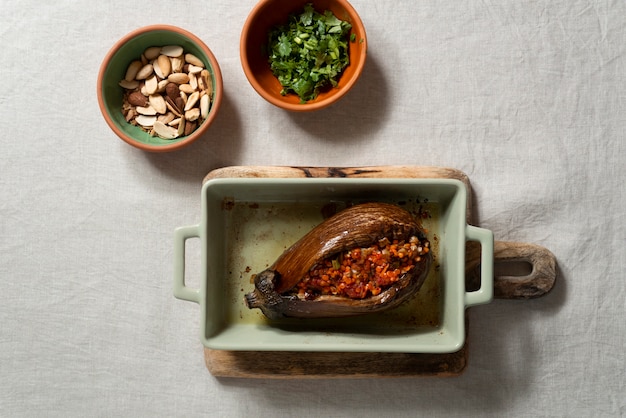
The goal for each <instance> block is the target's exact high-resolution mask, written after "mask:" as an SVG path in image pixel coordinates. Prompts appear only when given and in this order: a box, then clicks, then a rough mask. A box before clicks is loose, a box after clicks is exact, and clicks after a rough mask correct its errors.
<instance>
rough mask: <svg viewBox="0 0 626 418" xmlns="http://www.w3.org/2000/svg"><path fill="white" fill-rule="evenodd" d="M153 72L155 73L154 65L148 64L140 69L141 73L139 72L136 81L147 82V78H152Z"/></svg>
mask: <svg viewBox="0 0 626 418" xmlns="http://www.w3.org/2000/svg"><path fill="white" fill-rule="evenodd" d="M153 72H154V68H153V67H152V64H146V65H144V66H143V67H141V68H140V69H139V71H138V72H137V75H135V79H136V80H145V79H146V78H148V77H150V76H151V75H152V73H153Z"/></svg>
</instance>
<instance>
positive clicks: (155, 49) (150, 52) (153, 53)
mask: <svg viewBox="0 0 626 418" xmlns="http://www.w3.org/2000/svg"><path fill="white" fill-rule="evenodd" d="M160 53H161V47H160V46H151V47H149V48H146V50H145V51H143V55H144V56H145V57H146V58H147V59H148V60H149V61H152V60H153V59H155V58H156V57H158V56H159V54H160Z"/></svg>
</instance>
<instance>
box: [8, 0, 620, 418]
mask: <svg viewBox="0 0 626 418" xmlns="http://www.w3.org/2000/svg"><path fill="white" fill-rule="evenodd" d="M254 4H255V0H243V1H238V2H233V1H225V0H211V1H202V2H201V1H161V0H154V1H151V2H136V1H130V2H129V1H119V0H111V1H105V2H104V1H103V2H88V1H69V0H57V1H54V2H38V1H34V0H22V1H16V0H8V1H4V2H3V5H2V12H1V14H2V27H1V28H0V41H1V42H0V44H1V45H2V54H1V55H2V64H1V66H0V74H1V75H2V77H1V79H2V85H1V86H0V112H1V116H2V117H1V119H2V120H3V121H4V122H3V126H4V130H3V131H4V132H5V134H4V136H3V143H2V150H1V151H0V169H1V171H0V193H1V195H0V215H1V216H0V225H1V231H0V232H1V235H0V276H1V280H0V323H1V328H0V330H1V331H0V376H1V378H0V416H3V417H39V416H58V417H67V416H77V417H78V416H102V417H112V416H146V417H147V416H163V417H175V416H176V417H192V416H216V417H217V416H224V417H226V416H262V417H275V416H333V417H352V416H359V417H378V416H386V417H404V416H406V417H409V416H411V417H412V416H430V417H437V416H441V417H467V416H493V417H501V416H516V417H524V416H533V417H535V416H569V417H587V416H601V417H619V416H626V377H625V375H626V362H625V355H624V348H625V347H626V320H625V319H626V308H625V306H626V291H625V289H626V285H625V283H626V280H625V279H626V278H625V271H626V215H625V214H626V209H625V208H626V193H625V181H626V146H625V143H626V139H625V137H624V136H625V133H626V88H625V86H626V21H625V20H624V16H626V3H624V2H623V1H586V0H585V1H581V0H556V1H511V0H503V1H499V2H492V1H472V0H470V1H465V2H456V1H448V2H444V1H430V0H425V1H419V2H418V1H413V0H394V1H391V0H386V1H385V0H384V1H371V0H353V1H352V4H353V5H354V6H355V8H356V9H357V10H358V11H359V13H360V15H361V17H362V19H363V21H364V23H365V26H366V29H367V34H368V40H369V50H368V61H367V64H366V68H365V70H364V73H363V75H362V78H361V79H360V80H359V82H358V83H357V85H356V86H355V88H354V90H353V91H351V92H350V93H349V94H348V95H347V96H346V97H345V98H344V99H343V100H342V101H341V102H340V103H339V104H337V105H336V106H333V107H331V108H329V109H327V110H323V111H319V112H316V113H312V114H290V113H286V112H284V111H282V110H280V109H277V108H275V107H273V106H272V105H270V104H268V103H266V102H265V101H264V100H263V99H261V98H260V96H258V95H257V94H256V93H255V92H254V90H253V89H252V87H251V86H250V85H249V84H248V82H247V80H246V78H245V76H244V74H243V71H242V69H241V64H240V60H239V35H240V31H241V27H242V25H243V23H244V21H245V19H246V17H247V15H248V13H249V11H250V10H251V9H252V7H253V6H254ZM155 23H167V24H173V25H177V26H181V27H183V28H185V29H187V30H190V31H191V32H193V33H195V34H197V35H198V36H199V37H201V38H202V39H203V40H204V41H205V42H206V43H207V44H208V45H209V47H210V48H211V49H212V50H213V52H214V53H215V55H216V57H217V59H218V61H219V63H220V65H221V68H222V71H223V76H224V88H225V99H224V102H223V106H222V108H221V110H220V113H219V115H218V119H217V121H216V122H215V125H214V126H213V127H212V128H211V129H210V132H209V134H208V135H207V136H206V137H205V138H203V140H202V141H200V142H198V143H196V144H194V145H192V146H190V147H189V148H187V149H184V150H181V151H179V152H174V153H170V154H148V153H145V152H142V151H139V150H136V149H134V148H131V147H130V146H128V145H126V144H125V143H123V142H122V141H120V140H119V139H118V138H117V137H116V136H115V135H114V134H113V133H112V131H111V130H110V129H109V128H108V127H107V125H106V124H105V122H104V120H103V118H102V116H101V114H100V113H99V110H98V106H97V100H96V76H97V73H98V69H99V66H100V63H101V61H102V59H103V58H104V56H105V54H106V53H107V51H108V50H109V48H110V47H111V46H112V45H113V44H114V43H115V42H116V41H117V40H118V39H119V38H120V37H122V36H123V35H125V34H126V33H128V32H130V31H131V30H133V29H136V28H138V27H140V26H144V25H148V24H155ZM228 165H313V166H362V165H434V166H446V167H453V168H456V169H459V170H462V171H464V172H465V173H467V174H468V175H469V177H470V179H471V181H472V185H473V188H474V192H475V210H476V214H477V218H478V223H479V225H480V226H482V227H484V228H488V229H491V230H493V232H494V234H495V237H496V239H497V240H511V241H520V242H531V243H536V244H539V245H542V246H544V247H546V248H548V249H550V250H551V251H552V252H553V253H554V254H555V255H556V257H557V260H558V269H559V270H558V271H559V279H558V282H557V285H556V287H555V289H554V290H553V292H552V293H550V294H549V295H547V296H546V297H544V298H540V299H536V300H533V301H523V302H521V301H506V300H495V301H494V302H493V303H491V304H489V305H485V306H480V307H476V308H472V317H471V320H472V322H471V326H470V338H471V341H472V344H471V346H470V355H469V358H470V361H469V366H468V368H467V370H466V372H465V373H464V374H463V375H462V376H460V377H455V378H449V379H441V378H406V379H359V380H347V381H346V380H341V379H339V380H330V379H328V380H320V381H306V380H295V381H276V380H246V379H217V378H215V377H213V376H211V375H210V374H209V373H208V371H207V369H206V367H205V365H204V362H203V355H202V346H201V344H200V340H199V308H198V306H197V305H195V304H192V303H185V302H182V301H179V300H176V299H174V297H173V294H172V272H173V266H172V261H173V240H172V235H173V231H174V229H175V228H176V227H178V226H182V225H188V224H193V223H197V222H198V221H199V218H200V199H199V192H200V185H201V181H202V178H203V177H204V175H206V174H207V173H208V172H209V171H210V170H212V169H215V168H217V167H222V166H228ZM198 247H199V245H198V244H197V243H194V242H190V243H189V245H188V249H187V251H188V254H189V258H190V260H191V261H190V262H189V263H188V266H187V267H188V277H189V278H190V280H191V281H192V283H191V284H190V285H193V284H194V283H193V280H194V278H197V277H198V276H199V260H198V256H199V248H198ZM194 257H195V258H194ZM194 259H195V260H196V261H197V262H194V261H193V260H194ZM196 284H197V283H196Z"/></svg>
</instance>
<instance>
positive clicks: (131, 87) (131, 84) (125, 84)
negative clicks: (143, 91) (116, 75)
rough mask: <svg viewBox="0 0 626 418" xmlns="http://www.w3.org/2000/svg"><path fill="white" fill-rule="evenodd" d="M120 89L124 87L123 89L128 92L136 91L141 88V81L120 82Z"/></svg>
mask: <svg viewBox="0 0 626 418" xmlns="http://www.w3.org/2000/svg"><path fill="white" fill-rule="evenodd" d="M119 84H120V87H122V88H123V89H126V90H135V89H136V88H138V87H139V81H137V80H132V81H126V80H125V79H124V80H122V81H120V83H119Z"/></svg>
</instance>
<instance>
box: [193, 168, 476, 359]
mask: <svg viewBox="0 0 626 418" xmlns="http://www.w3.org/2000/svg"><path fill="white" fill-rule="evenodd" d="M376 200H378V201H387V202H404V203H402V204H407V205H412V204H417V205H428V208H429V213H430V214H431V215H432V216H431V218H430V219H428V220H427V221H425V225H424V226H425V227H426V228H428V236H429V239H430V241H431V243H432V245H433V254H434V255H435V257H436V258H435V262H434V263H433V268H431V272H430V274H429V276H428V278H427V279H426V281H425V283H424V285H423V286H422V288H421V289H420V291H419V292H418V294H417V295H416V296H415V297H414V299H413V300H412V301H409V302H407V303H405V304H403V305H402V306H400V307H398V308H394V309H392V310H389V311H385V312H381V313H376V314H371V315H364V316H357V317H351V318H331V319H312V320H308V319H307V320H303V319H283V320H278V321H269V320H267V319H266V318H265V317H264V316H263V315H262V313H261V312H260V311H259V310H258V309H253V310H251V309H248V308H247V307H246V306H245V304H244V301H243V296H244V294H245V293H248V292H250V291H251V290H252V289H253V287H254V286H253V284H251V283H250V276H251V275H252V274H254V273H258V272H260V271H261V270H263V269H264V268H267V266H268V265H270V264H271V263H272V262H273V261H274V260H275V259H276V257H278V256H279V255H280V254H281V253H282V251H284V249H285V248H287V247H288V246H290V245H291V244H293V243H294V242H295V240H297V239H299V238H300V237H301V236H302V235H304V234H305V233H306V232H307V231H308V230H310V229H311V228H312V227H313V226H314V225H316V224H317V223H319V222H321V220H322V219H323V218H322V217H321V213H320V208H321V207H323V206H324V205H327V204H328V203H329V202H334V203H335V204H341V203H342V202H344V203H347V202H350V203H357V202H361V201H376ZM418 200H419V202H418ZM225 202H226V203H227V204H225ZM202 206H203V209H202V221H201V224H200V228H199V230H200V238H201V240H202V263H203V267H202V274H203V278H202V282H201V286H202V288H201V290H200V294H201V301H200V304H201V309H202V314H201V315H202V317H201V319H202V323H201V326H202V341H203V344H204V345H205V346H207V347H209V348H213V349H225V350H278V351H281V350H293V351H374V352H405V353H411V352H423V353H426V352H431V353H433V352H439V353H443V352H455V351H458V350H459V349H460V348H461V347H462V345H463V343H464V341H465V322H464V318H465V316H464V313H465V305H464V296H465V271H464V265H465V258H464V257H465V214H466V210H465V209H466V192H465V188H464V185H463V184H462V183H461V182H459V181H456V180H415V179H412V180H395V179H394V180H392V181H389V180H381V179H376V180H374V179H368V180H365V179H307V180H306V181H302V180H297V179H281V180H276V179H215V180H211V181H209V182H207V183H205V185H204V187H203V200H202ZM435 266H437V267H435Z"/></svg>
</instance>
